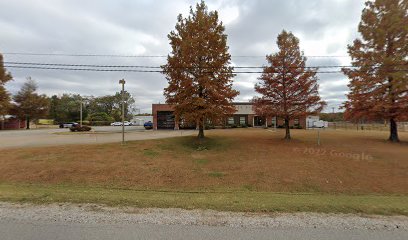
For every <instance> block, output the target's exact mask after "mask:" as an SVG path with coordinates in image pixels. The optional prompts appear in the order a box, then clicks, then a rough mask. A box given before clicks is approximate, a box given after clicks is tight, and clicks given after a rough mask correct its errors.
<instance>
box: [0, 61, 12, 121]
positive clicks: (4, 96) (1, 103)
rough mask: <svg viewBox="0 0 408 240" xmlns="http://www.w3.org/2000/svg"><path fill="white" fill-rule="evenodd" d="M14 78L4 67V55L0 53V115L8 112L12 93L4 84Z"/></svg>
mask: <svg viewBox="0 0 408 240" xmlns="http://www.w3.org/2000/svg"><path fill="white" fill-rule="evenodd" d="M12 79H13V77H12V76H11V74H10V73H9V72H7V71H6V69H5V68H4V62H3V55H1V54H0V115H5V114H7V113H8V109H9V108H10V94H9V93H8V92H7V90H6V88H5V87H4V85H5V84H6V83H7V82H8V81H10V80H12Z"/></svg>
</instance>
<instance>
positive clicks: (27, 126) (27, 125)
mask: <svg viewBox="0 0 408 240" xmlns="http://www.w3.org/2000/svg"><path fill="white" fill-rule="evenodd" d="M26 129H30V116H28V115H27V116H26Z"/></svg>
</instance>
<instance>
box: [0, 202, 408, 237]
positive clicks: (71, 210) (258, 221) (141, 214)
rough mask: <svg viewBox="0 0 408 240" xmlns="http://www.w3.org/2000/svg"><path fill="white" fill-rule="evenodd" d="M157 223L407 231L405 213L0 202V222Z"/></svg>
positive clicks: (233, 226)
mask: <svg viewBox="0 0 408 240" xmlns="http://www.w3.org/2000/svg"><path fill="white" fill-rule="evenodd" d="M1 222H3V223H6V222H7V223H10V222H14V223H24V222H43V223H44V222H45V223H47V222H52V223H61V224H64V223H66V224H122V225H123V224H124V225H128V224H156V225H157V224H158V225H184V226H223V227H229V228H274V229H287V228H296V229H323V230H324V229H331V230H345V229H346V230H347V229H350V230H353V229H354V230H356V229H357V230H369V231H378V230H379V231H387V232H388V231H396V232H404V234H407V233H408V217H407V216H372V215H370V216H364V215H353V214H321V213H274V214H260V213H233V212H218V211H213V210H183V209H157V208H148V209H140V208H131V207H122V208H113V207H106V206H103V205H96V204H80V205H78V204H68V203H67V204H49V205H34V204H15V203H6V202H1V203H0V223H1Z"/></svg>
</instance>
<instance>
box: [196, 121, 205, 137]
mask: <svg viewBox="0 0 408 240" xmlns="http://www.w3.org/2000/svg"><path fill="white" fill-rule="evenodd" d="M197 137H198V138H199V139H203V138H204V121H203V119H200V121H198V136H197Z"/></svg>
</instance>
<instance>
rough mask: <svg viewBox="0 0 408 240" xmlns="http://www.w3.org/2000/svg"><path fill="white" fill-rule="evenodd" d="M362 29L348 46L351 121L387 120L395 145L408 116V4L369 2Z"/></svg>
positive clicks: (385, 0) (392, 0) (348, 112)
mask: <svg viewBox="0 0 408 240" xmlns="http://www.w3.org/2000/svg"><path fill="white" fill-rule="evenodd" d="M358 30H359V32H360V34H361V39H360V38H359V39H356V40H354V43H353V44H352V45H349V46H348V52H349V54H350V57H351V58H352V66H353V67H352V68H343V72H344V73H345V74H346V75H347V76H348V77H349V79H350V83H349V85H348V86H349V88H350V93H349V94H348V95H347V98H348V100H347V101H346V102H345V103H344V107H345V109H346V111H345V117H346V118H347V119H351V120H362V119H366V120H370V119H371V120H378V119H385V120H388V121H389V124H390V136H389V140H390V141H391V142H398V141H399V138H398V129H397V121H399V120H406V119H407V117H408V1H405V0H404V1H402V0H376V1H368V2H366V7H365V8H364V10H363V13H362V16H361V22H360V24H359V27H358Z"/></svg>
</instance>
